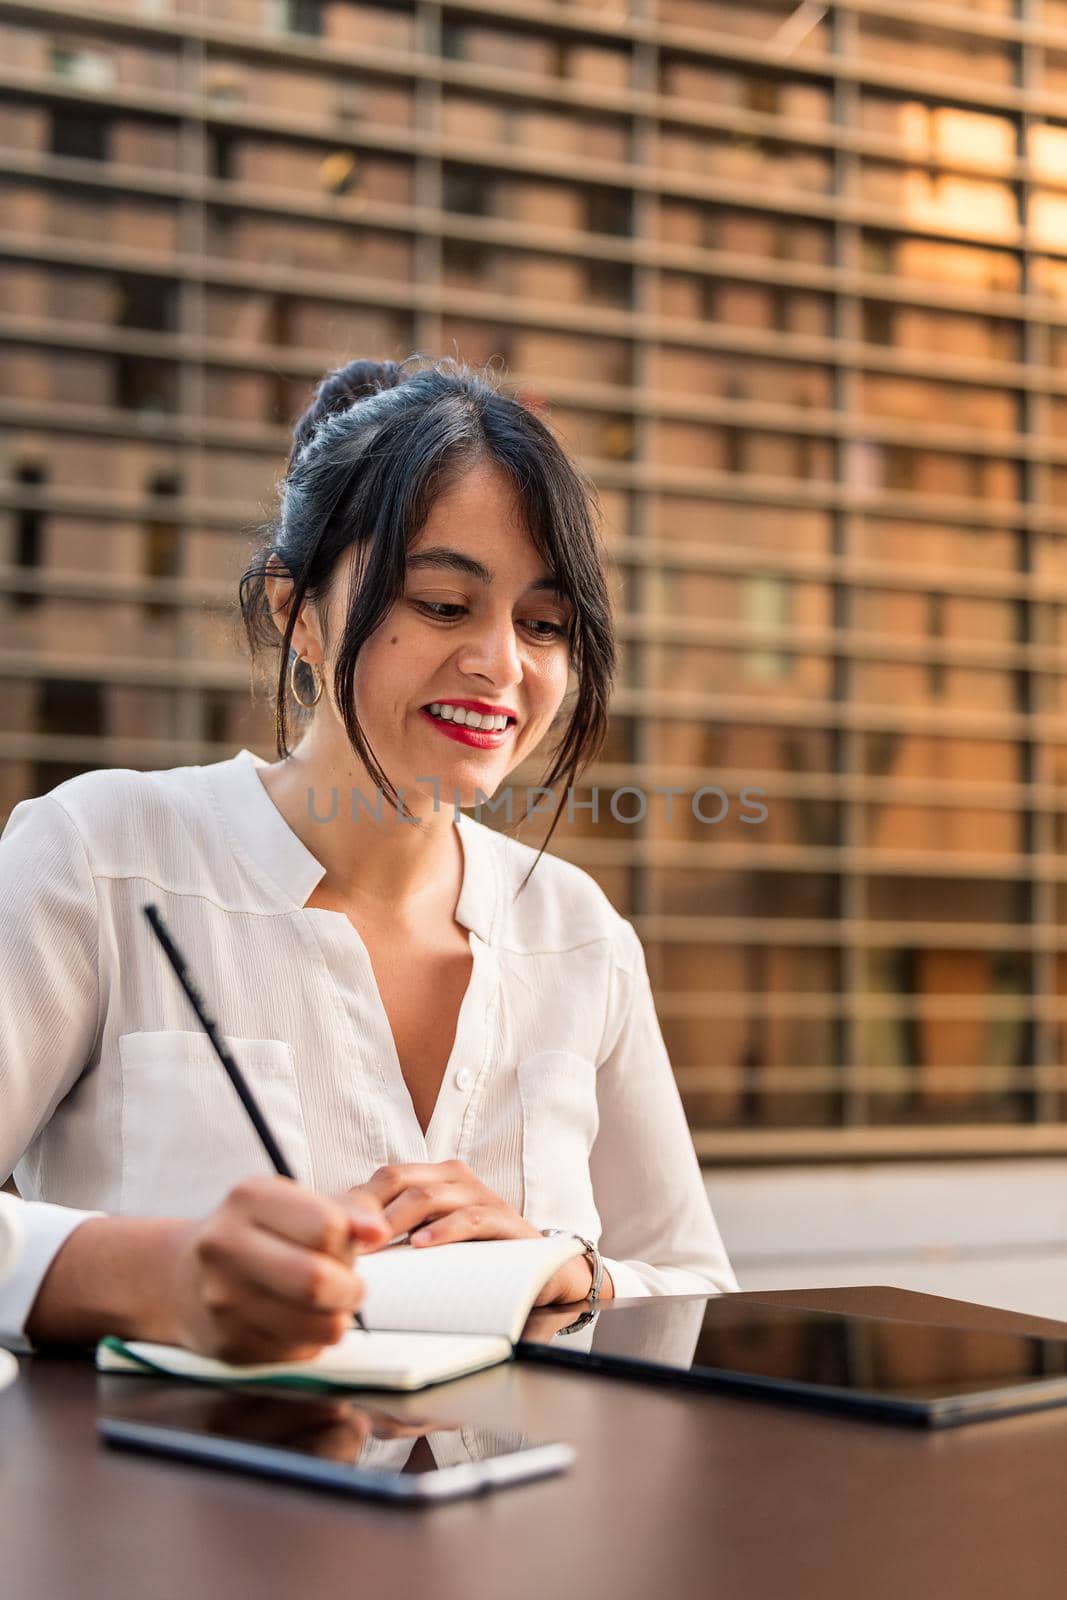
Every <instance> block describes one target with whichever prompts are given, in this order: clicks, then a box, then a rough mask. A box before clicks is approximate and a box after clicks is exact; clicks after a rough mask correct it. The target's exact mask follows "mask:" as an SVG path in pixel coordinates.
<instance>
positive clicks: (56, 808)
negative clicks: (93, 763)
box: [0, 750, 737, 1350]
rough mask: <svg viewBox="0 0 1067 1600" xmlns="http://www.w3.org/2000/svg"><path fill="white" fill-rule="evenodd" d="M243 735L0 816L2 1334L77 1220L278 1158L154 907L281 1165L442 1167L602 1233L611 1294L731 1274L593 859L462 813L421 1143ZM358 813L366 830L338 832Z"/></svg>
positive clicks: (331, 1172)
mask: <svg viewBox="0 0 1067 1600" xmlns="http://www.w3.org/2000/svg"><path fill="white" fill-rule="evenodd" d="M265 764H266V763H265V762H264V761H263V760H262V759H261V758H260V757H259V756H257V755H254V754H253V753H252V752H251V751H249V750H242V751H241V752H240V753H239V754H238V755H236V756H234V757H233V758H232V759H230V760H227V761H220V762H216V763H214V764H212V765H209V766H189V767H177V768H174V769H171V770H164V771H158V772H135V771H129V770H124V769H118V770H110V769H105V770H101V771H97V772H88V773H82V774H81V775H79V776H78V777H75V778H71V779H69V780H68V781H67V782H65V783H61V784H59V785H58V787H56V788H55V789H53V790H51V791H50V793H48V794H46V795H42V796H39V797H38V798H36V799H32V800H23V801H22V802H20V803H19V804H18V805H16V806H15V808H14V810H13V811H12V812H11V815H10V817H9V819H8V822H7V826H6V828H5V829H4V832H3V835H2V836H0V1016H2V1017H3V1019H4V1020H3V1032H2V1035H0V1181H2V1180H3V1179H4V1178H6V1176H7V1175H9V1174H12V1173H13V1175H14V1179H15V1183H16V1185H17V1187H18V1190H19V1193H20V1195H21V1196H22V1197H23V1200H24V1202H25V1212H24V1215H25V1221H26V1235H27V1247H26V1249H25V1252H24V1255H23V1258H22V1261H21V1264H20V1266H19V1267H18V1268H17V1269H16V1272H15V1274H14V1276H13V1277H11V1278H9V1279H8V1280H7V1281H6V1282H5V1283H4V1284H3V1285H0V1344H6V1345H8V1346H9V1347H10V1348H15V1349H19V1350H30V1349H32V1345H31V1344H30V1342H29V1341H28V1340H27V1338H26V1335H25V1322H26V1319H27V1317H28V1315H29V1311H30V1308H31V1307H32V1305H33V1301H34V1299H35V1297H36V1294H37V1289H38V1287H39V1285H40V1282H41V1279H42V1277H43V1276H44V1273H45V1271H46V1270H47V1267H48V1265H49V1263H50V1262H51V1260H52V1258H53V1257H54V1255H55V1253H56V1251H57V1250H58V1249H59V1247H60V1246H61V1244H63V1242H64V1241H65V1239H66V1238H67V1236H68V1234H69V1233H70V1232H71V1230H72V1229H73V1228H75V1227H77V1226H78V1224H79V1223H80V1222H82V1221H84V1220H85V1218H86V1217H87V1216H90V1215H101V1214H121V1215H127V1216H179V1217H195V1216H202V1215H204V1214H205V1213H206V1212H208V1211H209V1210H210V1209H211V1208H212V1207H214V1206H215V1205H216V1204H217V1203H218V1202H220V1201H221V1200H222V1199H223V1198H224V1196H225V1195H226V1194H227V1193H228V1191H229V1190H230V1189H231V1188H232V1187H233V1185H234V1184H235V1183H237V1182H238V1181H239V1180H240V1179H241V1178H242V1177H244V1176H246V1175H248V1174H251V1173H257V1172H270V1171H272V1170H273V1169H272V1168H271V1165H270V1162H269V1160H268V1158H267V1156H266V1154H265V1152H264V1151H263V1148H262V1146H261V1145H260V1144H259V1141H258V1139H257V1138H256V1135H255V1132H254V1130H253V1129H252V1127H251V1125H250V1123H249V1120H248V1117H247V1114H246V1113H245V1111H244V1109H243V1107H242V1106H241V1104H240V1102H239V1101H238V1099H237V1097H236V1095H235V1093H234V1090H233V1087H232V1086H231V1084H230V1082H229V1080H228V1079H227V1077H226V1074H225V1073H224V1071H223V1069H222V1066H221V1064H220V1063H219V1061H218V1059H217V1057H216V1056H215V1055H214V1052H213V1051H212V1049H211V1046H210V1044H209V1043H208V1040H207V1037H206V1035H205V1034H203V1033H202V1031H201V1030H200V1027H199V1024H198V1022H197V1020H196V1017H195V1016H194V1014H193V1012H192V1009H191V1007H190V1006H189V1003H188V1001H187V999H186V997H185V995H184V993H183V991H182V989H181V987H180V985H179V984H178V982H177V979H176V977H175V975H174V973H173V971H172V969H171V967H170V965H169V963H168V962H167V960H166V957H165V956H164V954H163V952H162V950H161V949H160V947H159V944H158V942H157V941H156V938H155V936H154V934H153V932H152V930H151V928H150V927H149V926H148V922H147V919H146V917H145V916H144V913H143V911H142V909H141V908H142V906H144V905H145V904H146V903H147V902H149V901H154V902H156V903H157V904H158V905H159V907H160V910H161V911H162V913H163V916H164V918H165V919H166V921H167V924H168V926H169V927H170V929H171V931H172V933H173V935H174V938H175V941H176V943H177V944H178V947H179V949H180V950H181V951H182V952H183V954H184V955H185V956H186V959H187V960H188V961H189V964H190V967H191V969H192V972H193V975H194V976H195V977H196V978H197V980H198V981H199V983H200V987H201V989H202V991H203V993H204V996H205V999H206V1001H207V1004H208V1006H209V1008H210V1009H211V1010H212V1011H213V1013H214V1015H215V1018H216V1020H217V1022H218V1024H219V1029H220V1032H221V1033H222V1034H223V1035H224V1036H225V1037H226V1039H227V1041H228V1043H229V1044H230V1046H231V1048H232V1050H233V1053H234V1055H235V1057H236V1059H237V1062H238V1065H239V1066H241V1067H242V1068H243V1070H244V1071H245V1073H246V1074H247V1075H248V1077H249V1080H250V1081H251V1083H252V1084H253V1087H254V1090H255V1093H256V1096H257V1098H258V1099H260V1101H261V1103H262V1106H263V1110H264V1114H265V1116H266V1118H267V1121H268V1123H269V1124H270V1126H271V1128H272V1129H273V1130H274V1131H275V1133H276V1134H277V1137H278V1142H279V1144H280V1146H281V1148H282V1151H283V1153H284V1154H285V1156H286V1158H287V1159H288V1161H289V1164H290V1166H291V1167H292V1168H293V1170H294V1172H295V1173H296V1175H297V1177H298V1179H299V1180H300V1181H301V1182H303V1183H305V1184H307V1185H308V1186H309V1187H310V1188H312V1189H314V1190H316V1191H318V1192H319V1193H323V1194H336V1193H338V1192H340V1191H343V1190H344V1189H346V1188H348V1187H350V1186H351V1185H354V1184H358V1183H362V1182H365V1181H366V1179H368V1178H369V1177H370V1175H371V1173H372V1172H374V1171H375V1170H376V1169H377V1168H378V1167H380V1166H383V1165H385V1164H387V1163H394V1162H412V1161H446V1160H449V1159H459V1160H461V1161H464V1162H466V1163H467V1165H468V1166H469V1167H470V1168H471V1169H472V1170H473V1171H474V1172H475V1173H476V1174H477V1176H478V1177H479V1178H480V1179H481V1180H482V1182H483V1183H485V1184H487V1185H488V1186H489V1188H491V1189H493V1190H494V1191H495V1192H496V1193H497V1194H499V1195H500V1196H501V1197H502V1198H503V1199H504V1200H505V1201H506V1202H507V1203H508V1204H510V1205H512V1206H514V1207H515V1209H516V1210H518V1211H520V1212H521V1213H522V1215H523V1216H524V1217H526V1218H527V1219H528V1220H529V1221H531V1222H532V1223H534V1224H535V1225H536V1226H537V1227H539V1228H549V1227H558V1228H571V1229H574V1230H576V1231H577V1232H579V1233H582V1234H585V1235H587V1236H589V1237H591V1238H594V1239H597V1240H598V1241H599V1243H600V1246H601V1249H602V1252H603V1254H604V1257H605V1262H606V1265H607V1267H608V1269H609V1271H610V1272H611V1275H612V1277H613V1279H614V1282H615V1290H616V1293H617V1294H618V1295H619V1296H625V1295H646V1294H688V1293H707V1292H708V1291H709V1290H711V1291H714V1290H730V1289H736V1287H737V1282H736V1279H735V1278H734V1275H733V1272H732V1270H731V1267H730V1263H729V1261H728V1259H727V1256H726V1252H725V1250H724V1248H723V1244H722V1240H721V1238H720V1235H719V1231H718V1228H717V1226H716V1223H715V1221H714V1218H713V1216H712V1212H711V1207H710V1205H709V1203H708V1198H707V1194H706V1191H705V1188H704V1183H703V1179H702V1177H701V1173H700V1168H699V1165H698V1163H697V1159H696V1155H695V1153H694V1150H693V1144H692V1140H691V1138H690V1135H689V1131H688V1128H687V1125H686V1121H685V1116H684V1113H683V1110H682V1106H681V1101H680V1099H679V1095H678V1091H677V1088H676V1085H675V1081H674V1076H673V1073H672V1070H671V1065H670V1061H669V1059H668V1056H667V1050H666V1047H665V1045H664V1042H663V1036H662V1034H661V1032H660V1028H659V1023H658V1021H657V1018H656V1013H655V1008H654V1003H653V999H652V993H651V990H650V987H649V980H648V974H647V971H646V967H645V959H644V952H643V950H642V948H641V944H640V941H639V940H638V937H637V934H636V933H635V931H634V929H633V927H632V926H631V924H630V923H629V922H627V921H626V920H625V919H624V918H623V917H621V916H620V915H619V914H618V912H616V911H615V910H614V908H613V907H612V905H611V903H610V902H609V900H608V899H607V897H606V896H605V895H604V893H603V891H602V890H601V889H600V887H599V885H598V884H597V883H596V882H595V880H594V879H593V878H591V877H590V876H589V874H588V873H586V872H583V871H582V870H581V869H580V868H579V867H577V866H575V865H574V864H573V863H570V862H567V861H564V860H562V859H560V858H559V857H556V856H550V855H547V854H546V855H544V856H543V857H542V858H541V861H540V862H539V864H538V866H537V868H536V870H535V871H534V873H533V875H532V877H531V878H530V881H529V883H528V884H527V886H526V888H525V889H524V890H523V892H522V893H521V894H520V895H519V896H518V899H517V900H516V899H514V898H513V897H514V892H515V890H516V889H517V888H518V885H519V883H520V882H521V880H522V878H523V876H524V875H525V873H526V871H527V869H528V868H529V866H530V863H531V861H532V860H533V857H534V855H535V851H534V849H533V847H532V846H530V845H527V844H523V843H520V842H519V841H517V840H515V839H511V838H508V837H507V836H506V835H504V834H502V833H497V832H495V831H494V830H493V829H491V828H488V827H486V826H485V825H483V824H481V823H479V822H476V821H475V820H474V819H473V817H470V816H466V815H464V814H463V813H458V814H457V816H456V822H455V826H456V827H457V828H458V831H459V837H460V839H461V841H462V845H463V863H464V873H463V883H462V888H461V892H460V896H459V902H458V906H457V909H456V919H457V921H458V922H459V923H460V924H461V925H462V926H463V927H464V928H466V929H467V930H468V934H469V942H470V947H471V951H472V954H473V970H472V974H471V979H470V984H469V987H468V989H467V992H466V994H465V995H464V998H463V1003H462V1006H461V1008H460V1012H459V1020H458V1025H457V1028H456V1035H455V1041H454V1043H453V1046H452V1052H451V1055H450V1056H449V1060H448V1066H447V1068H446V1070H445V1075H444V1079H443V1081H442V1084H441V1089H440V1093H439V1096H438V1099H437V1103H436V1106H435V1108H434V1111H433V1115H432V1117H431V1119H430V1123H429V1125H428V1128H427V1131H426V1133H425V1135H424V1134H423V1132H422V1129H421V1128H420V1126H419V1122H418V1119H417V1117H416V1115H415V1109H414V1106H413V1104H412V1101H411V1096H410V1094H409V1093H408V1090H407V1086H406V1084H405V1082H404V1078H403V1075H402V1073H401V1069H400V1062H399V1059H398V1057H397V1052H396V1046H395V1044H394V1041H393V1036H392V1032H391V1029H390V1025H389V1020H388V1017H387V1015H386V1012H385V1008H384V1006H383V1004H382V1000H381V996H380V994H379V991H378V986H377V983H376V980H375V977H374V973H373V969H372V967H371V963H370V958H369V956H368V953H367V949H366V946H365V945H364V943H363V941H362V940H361V939H360V937H359V935H358V933H357V932H356V930H355V929H354V928H353V926H352V924H351V923H350V922H349V920H348V918H347V917H346V916H345V915H344V914H343V913H341V912H338V911H326V910H323V909H319V908H308V907H307V906H306V905H305V901H306V900H307V898H308V896H309V895H310V894H311V892H312V890H313V889H314V888H315V886H316V885H317V884H318V882H319V880H320V879H321V878H322V877H323V875H324V872H325V868H324V867H323V865H322V864H321V862H319V861H317V860H316V859H315V857H314V856H313V855H312V854H311V852H310V851H309V850H308V849H307V847H306V846H305V845H304V844H303V842H302V841H301V840H300V839H299V838H298V837H297V835H296V834H295V833H294V832H293V831H292V829H291V828H290V827H289V825H288V823H287V822H286V821H285V819H284V818H283V816H282V814H281V812H280V811H279V810H278V808H277V807H276V806H275V804H274V802H273V800H272V799H271V798H270V796H269V795H268V793H267V790H266V788H265V787H264V785H263V784H262V782H261V781H260V779H259V777H258V775H257V771H256V769H257V768H258V767H261V766H264V765H265ZM356 825H357V826H358V823H357V824H356Z"/></svg>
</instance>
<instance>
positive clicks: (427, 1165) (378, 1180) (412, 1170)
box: [358, 1161, 473, 1206]
mask: <svg viewBox="0 0 1067 1600" xmlns="http://www.w3.org/2000/svg"><path fill="white" fill-rule="evenodd" d="M471 1177H473V1174H472V1173H471V1172H470V1170H469V1169H468V1168H467V1167H466V1166H464V1164H463V1162H462V1161H400V1162H394V1163H392V1164H391V1165H390V1166H386V1167H379V1168H378V1170H377V1172H375V1173H372V1174H371V1176H370V1177H369V1178H368V1179H367V1181H366V1183H361V1184H360V1185H359V1188H358V1192H359V1193H360V1194H369V1195H371V1196H373V1198H374V1199H376V1200H380V1201H381V1203H382V1205H383V1206H385V1205H388V1204H389V1201H390V1200H395V1199H396V1197H397V1195H399V1194H402V1193H403V1192H404V1190H405V1189H409V1188H411V1187H412V1186H413V1185H415V1184H424V1183H449V1182H454V1181H457V1180H460V1181H461V1180H463V1179H465V1178H466V1179H470V1178H471Z"/></svg>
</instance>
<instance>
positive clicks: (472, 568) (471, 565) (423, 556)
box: [406, 544, 559, 594]
mask: <svg viewBox="0 0 1067 1600" xmlns="http://www.w3.org/2000/svg"><path fill="white" fill-rule="evenodd" d="M406 564H407V567H408V570H409V571H411V570H412V569H413V568H416V569H417V568H419V567H450V568H451V569H452V571H453V572H464V573H466V574H467V576H468V577H471V578H477V579H478V581H479V582H480V583H486V584H488V583H492V581H493V578H494V574H493V573H492V572H490V570H489V568H488V567H487V566H485V564H484V563H483V562H481V561H478V560H477V559H476V558H475V557H474V556H467V555H464V554H463V552H462V550H453V549H451V547H450V546H448V545H443V544H440V545H432V546H431V547H430V548H429V549H428V550H419V551H417V552H416V553H415V554H414V555H411V556H408V558H407V563H406ZM528 587H529V588H531V589H547V590H550V591H551V592H552V593H553V594H555V593H558V590H559V585H558V583H557V580H556V579H555V578H554V577H552V575H551V573H546V575H545V576H544V577H543V578H535V579H534V581H533V583H531V584H530V585H529V586H528Z"/></svg>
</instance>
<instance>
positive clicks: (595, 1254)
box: [541, 1228, 604, 1305]
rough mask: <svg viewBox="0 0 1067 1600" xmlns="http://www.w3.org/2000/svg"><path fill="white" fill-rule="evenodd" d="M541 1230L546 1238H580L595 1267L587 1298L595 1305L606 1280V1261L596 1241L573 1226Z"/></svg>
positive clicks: (580, 1242) (579, 1241)
mask: <svg viewBox="0 0 1067 1600" xmlns="http://www.w3.org/2000/svg"><path fill="white" fill-rule="evenodd" d="M541 1232H542V1234H543V1235H544V1237H545V1238H546V1239H553V1238H556V1237H563V1238H567V1239H577V1240H578V1243H579V1244H580V1245H581V1246H582V1247H583V1252H584V1254H585V1255H587V1256H588V1257H589V1262H590V1265H591V1266H592V1269H593V1283H592V1287H591V1288H590V1290H589V1293H588V1294H587V1295H586V1299H587V1300H588V1301H589V1302H590V1304H591V1305H595V1303H596V1302H597V1300H599V1298H600V1289H601V1285H602V1284H603V1282H604V1262H603V1260H602V1258H601V1255H600V1251H599V1250H598V1248H597V1246H596V1243H595V1242H594V1241H593V1240H592V1239H587V1238H586V1237H585V1235H584V1234H581V1233H576V1232H575V1231H574V1229H573V1228H542V1229H541Z"/></svg>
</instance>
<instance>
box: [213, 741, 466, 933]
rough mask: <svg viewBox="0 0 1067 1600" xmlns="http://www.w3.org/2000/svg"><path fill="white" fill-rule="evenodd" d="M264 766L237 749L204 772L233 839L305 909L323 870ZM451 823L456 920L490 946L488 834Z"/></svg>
mask: <svg viewBox="0 0 1067 1600" xmlns="http://www.w3.org/2000/svg"><path fill="white" fill-rule="evenodd" d="M267 765H268V763H267V762H266V761H265V760H264V759H263V757H262V756H257V755H256V754H255V753H254V752H253V751H251V750H241V751H239V752H238V754H237V755H236V756H233V757H232V758H231V759H230V760H229V761H219V762H216V763H215V764H214V765H213V766H209V767H207V768H206V769H205V773H206V775H207V776H208V779H209V781H210V783H211V787H212V791H213V793H214V795H215V798H216V800H217V801H218V804H219V806H220V808H221V810H222V814H223V817H224V819H225V821H226V825H227V827H228V828H229V829H230V831H231V832H232V833H233V835H234V836H235V838H236V839H237V840H238V842H239V843H240V844H241V846H242V847H243V848H244V850H245V851H246V852H247V854H248V855H250V856H251V857H252V859H253V861H255V863H256V864H257V866H259V867H260V868H261V869H262V870H263V871H264V872H265V873H266V874H267V876H268V877H269V878H270V879H271V881H272V882H273V883H274V884H276V885H277V887H278V888H279V889H281V891H282V893H283V894H284V895H285V896H286V897H287V898H288V899H291V900H292V901H294V902H295V904H296V905H298V906H303V905H305V904H306V902H307V898H308V896H309V895H310V894H311V891H312V890H313V889H314V888H315V886H316V884H318V882H319V881H320V879H321V878H323V877H324V876H325V873H326V868H325V867H324V866H323V864H322V862H321V861H319V860H318V859H317V858H316V857H315V856H313V855H312V853H311V851H310V850H309V849H308V848H307V846H306V845H305V844H304V842H303V840H302V839H300V838H299V837H298V836H297V834H295V833H294V832H293V830H292V828H290V826H289V824H288V823H287V822H286V820H285V818H284V817H283V816H282V814H281V812H280V811H279V810H278V807H277V806H276V805H275V804H274V801H273V800H272V799H271V797H270V795H269V794H268V793H267V791H266V788H265V787H264V785H263V783H262V782H261V781H260V779H259V777H258V776H257V773H256V768H257V767H265V766H267ZM455 825H456V828H457V829H458V831H459V838H460V844H461V846H462V849H463V883H462V885H461V887H460V892H459V900H458V902H457V905H456V921H457V922H458V923H459V924H460V926H461V927H464V928H467V929H469V930H470V931H471V932H473V933H476V934H477V935H478V938H479V939H481V940H482V941H483V943H486V944H488V943H490V934H491V932H492V928H493V923H494V921H495V920H496V919H495V911H496V905H497V877H496V871H495V863H494V860H493V855H492V843H493V841H492V839H491V838H490V837H489V835H490V833H491V831H492V830H491V829H489V828H487V827H485V825H484V824H483V823H480V822H476V821H475V820H474V819H473V818H472V817H468V816H465V815H464V813H463V812H462V811H460V812H458V813H457V814H456V818H455Z"/></svg>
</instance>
